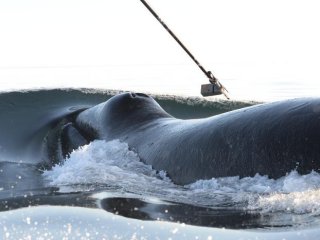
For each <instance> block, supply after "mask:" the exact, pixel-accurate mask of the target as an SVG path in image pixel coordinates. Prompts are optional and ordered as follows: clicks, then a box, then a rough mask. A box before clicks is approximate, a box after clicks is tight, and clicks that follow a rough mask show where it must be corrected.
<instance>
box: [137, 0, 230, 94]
mask: <svg viewBox="0 0 320 240" xmlns="http://www.w3.org/2000/svg"><path fill="white" fill-rule="evenodd" d="M140 1H141V2H142V3H143V5H144V6H145V7H146V8H147V9H148V10H149V11H150V12H151V14H152V15H153V16H154V17H155V18H156V19H157V20H158V21H159V23H161V25H162V26H163V27H164V28H165V29H166V30H167V31H168V33H169V34H170V35H171V36H172V37H173V38H174V40H176V42H177V43H178V44H179V45H180V46H181V47H182V49H183V50H184V51H185V52H186V53H187V54H188V55H189V56H190V58H191V59H192V60H193V61H194V62H195V63H196V64H197V66H198V67H199V68H200V69H201V71H202V72H203V73H204V74H205V75H206V76H207V78H209V82H210V83H212V84H214V85H216V86H218V88H219V89H220V91H221V93H222V94H224V95H225V96H226V98H228V99H229V96H228V94H227V92H228V90H227V89H226V88H225V87H224V86H223V85H222V84H221V83H220V82H219V81H218V79H217V78H216V77H215V76H214V75H213V74H212V72H211V71H207V70H205V68H204V67H203V66H202V65H201V64H200V62H199V61H198V60H197V59H196V58H195V57H194V56H193V55H192V53H191V52H190V51H189V50H188V49H187V48H186V46H185V45H184V44H183V43H182V42H181V41H180V39H179V38H178V37H177V36H176V35H175V34H174V33H173V32H172V31H171V29H170V28H169V27H168V26H167V24H165V22H164V21H162V19H161V18H160V17H159V16H158V14H157V13H156V12H155V11H154V10H153V9H152V8H151V7H150V5H149V4H148V3H147V2H146V1H145V0H140ZM221 93H219V94H221Z"/></svg>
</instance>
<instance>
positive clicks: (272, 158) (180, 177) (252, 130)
mask: <svg viewBox="0 0 320 240" xmlns="http://www.w3.org/2000/svg"><path fill="white" fill-rule="evenodd" d="M62 136H63V139H62V142H63V143H64V149H66V150H65V151H64V155H67V154H69V153H70V152H71V151H72V150H73V149H76V148H77V147H79V146H81V145H84V144H87V143H89V142H91V141H93V140H96V139H100V140H106V141H111V140H115V139H118V140H120V141H123V142H126V143H127V144H128V146H129V148H130V149H131V150H132V151H134V152H136V153H137V154H138V156H139V158H140V159H141V161H142V162H144V163H146V164H149V165H151V166H152V168H153V169H155V170H158V171H161V170H164V171H165V172H166V174H167V175H168V177H170V179H171V180H172V181H173V182H174V183H175V184H179V185H186V184H190V183H193V182H195V181H197V180H200V179H211V178H219V177H229V176H239V177H240V178H243V177H252V176H255V175H256V174H260V175H268V176H269V178H274V179H277V178H280V177H282V176H285V175H286V174H288V173H289V172H291V171H292V170H296V171H297V172H298V173H300V174H308V173H310V172H312V171H317V172H320V98H298V99H291V100H283V101H278V102H273V103H263V104H258V105H255V106H251V107H246V108H242V109H238V110H234V111H230V112H226V113H222V114H219V115H215V116H212V117H208V118H201V119H188V120H183V119H177V118H175V117H173V116H172V115H170V114H169V113H167V112H166V111H165V110H164V109H163V108H162V107H161V106H160V105H159V104H158V103H157V102H156V101H155V100H154V99H153V98H152V97H150V96H148V95H146V94H143V93H131V92H127V93H122V94H119V95H116V96H114V97H112V98H110V99H108V100H107V101H106V102H103V103H100V104H98V105H96V106H93V107H90V108H87V109H84V110H83V111H81V112H79V113H78V114H77V116H76V117H74V118H73V120H72V122H69V123H67V124H66V125H64V126H63V130H62Z"/></svg>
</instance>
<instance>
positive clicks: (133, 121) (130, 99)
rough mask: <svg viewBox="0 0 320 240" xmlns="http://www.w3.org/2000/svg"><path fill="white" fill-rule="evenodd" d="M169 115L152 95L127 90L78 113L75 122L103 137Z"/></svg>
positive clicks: (168, 116)
mask: <svg viewBox="0 0 320 240" xmlns="http://www.w3.org/2000/svg"><path fill="white" fill-rule="evenodd" d="M171 117H172V116H171V115H169V114H168V113H167V112H166V111H165V110H163V108H162V107H161V106H160V105H159V104H158V103H157V102H156V101H155V100H154V99H153V98H152V97H150V96H148V95H146V94H143V93H132V92H127V93H122V94H119V95H116V96H114V97H112V98H110V99H109V100H108V101H106V102H104V103H101V104H99V105H97V106H95V107H92V108H90V109H87V110H85V111H84V112H82V113H80V114H79V116H78V118H77V124H78V126H80V127H85V128H90V129H91V130H94V131H95V132H97V133H100V134H97V135H100V136H101V134H103V135H104V136H102V137H105V136H113V135H115V134H117V133H119V132H120V131H121V132H124V131H126V130H127V129H132V128H135V127H138V126H141V125H144V124H146V123H148V122H151V121H154V120H157V119H160V118H171ZM105 138H106V137H105Z"/></svg>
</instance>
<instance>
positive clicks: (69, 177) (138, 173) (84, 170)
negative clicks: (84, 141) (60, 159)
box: [43, 140, 164, 186]
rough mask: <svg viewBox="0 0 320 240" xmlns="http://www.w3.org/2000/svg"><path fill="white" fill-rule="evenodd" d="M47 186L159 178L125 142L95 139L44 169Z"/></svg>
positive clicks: (152, 180)
mask: <svg viewBox="0 0 320 240" xmlns="http://www.w3.org/2000/svg"><path fill="white" fill-rule="evenodd" d="M43 175H44V177H45V179H46V180H48V184H49V185H50V186H66V185H76V184H82V185H86V184H111V185H118V184H120V185H123V186H125V185H126V184H129V185H132V184H139V185H140V184H141V183H142V182H145V181H147V182H150V181H151V182H155V181H160V179H159V178H161V176H163V175H164V174H163V173H157V172H156V171H155V170H153V169H152V167H151V166H150V165H146V164H144V163H142V162H141V161H140V159H139V157H138V155H137V154H136V153H134V152H133V151H130V150H129V147H128V145H127V144H126V143H123V142H120V141H119V140H114V141H110V142H106V141H103V140H96V141H94V142H91V143H90V144H88V145H85V146H83V147H81V148H79V149H77V150H76V151H73V152H72V153H71V154H70V157H69V158H68V159H66V161H65V162H64V163H63V164H61V165H56V166H54V167H53V168H52V169H51V170H50V171H45V172H44V174H43Z"/></svg>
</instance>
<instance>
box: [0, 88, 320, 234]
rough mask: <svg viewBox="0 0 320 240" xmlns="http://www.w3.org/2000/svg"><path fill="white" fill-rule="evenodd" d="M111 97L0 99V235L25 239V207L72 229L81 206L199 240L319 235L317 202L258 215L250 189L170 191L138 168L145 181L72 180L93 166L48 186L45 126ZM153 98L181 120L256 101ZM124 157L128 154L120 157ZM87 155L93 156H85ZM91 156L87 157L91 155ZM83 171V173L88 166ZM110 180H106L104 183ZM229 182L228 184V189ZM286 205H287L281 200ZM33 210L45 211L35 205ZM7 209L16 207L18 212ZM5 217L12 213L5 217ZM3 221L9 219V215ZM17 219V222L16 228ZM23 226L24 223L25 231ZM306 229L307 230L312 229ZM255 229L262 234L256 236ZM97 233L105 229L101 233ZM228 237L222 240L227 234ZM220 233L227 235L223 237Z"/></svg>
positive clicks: (64, 94) (66, 93) (48, 94)
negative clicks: (161, 223) (75, 210)
mask: <svg viewBox="0 0 320 240" xmlns="http://www.w3.org/2000/svg"><path fill="white" fill-rule="evenodd" d="M114 94H116V92H115V91H98V90H88V89H80V90H72V89H65V90H57V89H56V90H39V91H26V92H8V93H1V94H0V133H1V134H0V211H1V214H2V215H1V214H0V223H1V224H2V225H3V226H4V227H5V228H3V229H6V230H1V229H0V231H2V232H1V233H2V236H3V238H9V239H10V238H12V239H14V238H13V236H25V235H24V234H25V233H28V231H29V230H30V229H29V228H28V226H30V223H29V225H28V221H29V220H30V219H29V218H26V219H27V220H23V221H22V220H21V219H25V215H23V214H26V213H25V212H23V211H29V210H25V208H26V207H29V209H30V207H31V209H41V211H40V210H39V211H36V210H35V211H34V212H32V213H30V212H27V213H28V214H29V215H28V216H31V218H32V219H37V218H38V219H41V218H42V215H41V214H43V212H47V216H48V217H50V216H51V221H53V222H54V221H55V220H57V219H60V218H62V217H61V216H64V220H65V221H69V222H70V221H71V222H72V223H73V226H74V227H79V226H80V225H81V224H82V223H83V222H85V221H87V220H88V219H90V218H87V217H83V216H82V215H81V214H84V215H85V213H86V211H87V210H88V209H92V211H93V209H102V210H104V211H106V213H105V214H106V215H104V217H107V218H106V221H109V220H108V219H113V217H118V216H122V217H125V218H121V219H120V220H119V221H120V222H121V221H123V219H126V221H127V222H129V223H131V224H136V221H137V219H138V220H143V221H144V222H143V223H145V224H146V225H147V224H149V222H150V221H156V222H159V221H164V222H169V225H168V227H169V228H175V226H176V225H175V224H176V223H179V224H182V223H183V224H186V225H188V226H189V225H194V226H199V227H196V228H195V229H193V230H192V231H193V232H195V233H197V234H198V236H200V238H198V239H201V236H207V235H206V234H207V233H208V231H209V232H210V231H211V230H212V231H214V230H216V229H218V230H219V229H225V228H226V229H240V230H244V229H250V230H255V231H257V232H253V233H252V232H250V234H249V235H247V234H248V232H240V233H241V234H240V233H239V234H240V235H239V236H240V237H243V238H254V237H256V236H258V237H259V236H260V237H262V238H270V239H273V238H278V237H279V235H278V233H279V232H281V233H282V234H283V235H281V236H282V237H283V236H284V237H294V238H296V237H297V236H301V234H304V235H303V236H314V235H316V234H318V233H319V234H320V228H319V230H318V226H319V225H318V221H319V218H318V217H317V214H318V213H319V212H320V211H318V210H319V209H320V207H318V205H317V206H315V207H314V208H315V210H314V211H313V212H312V211H308V208H303V210H302V212H299V211H284V210H281V209H280V210H279V209H278V210H277V209H276V208H274V209H275V210H272V211H263V209H262V210H261V207H258V208H248V202H250V197H248V196H247V195H250V194H252V192H249V193H246V192H243V191H242V190H243V188H240V189H241V191H242V192H241V193H239V194H238V193H237V192H235V191H233V192H232V193H230V192H228V190H225V188H226V187H225V186H227V185H224V189H223V190H221V189H218V190H219V191H218V190H216V191H214V192H212V193H210V194H209V195H208V194H207V193H206V192H205V191H204V189H203V188H202V187H200V188H197V187H196V189H195V190H194V188H192V187H189V186H174V184H172V183H170V181H163V180H161V179H159V176H157V174H156V173H153V172H152V170H143V171H146V172H147V176H146V177H143V178H141V179H142V180H141V179H140V176H138V177H136V175H140V174H141V172H139V171H137V172H135V170H132V169H131V170H132V171H131V172H134V174H135V175H130V174H131V173H130V172H128V170H127V169H126V171H125V172H122V170H121V169H120V170H121V171H120V172H119V174H118V175H114V176H113V175H112V177H113V178H112V179H111V180H104V177H105V176H104V177H103V176H102V175H101V177H100V176H99V175H96V176H94V177H95V179H93V180H91V181H87V180H86V181H84V180H78V177H83V176H84V175H86V174H87V175H86V179H90V178H92V174H91V172H90V171H93V175H95V174H96V173H97V171H98V169H94V170H92V169H91V170H88V171H87V172H85V171H86V170H83V169H82V168H78V169H73V170H72V171H74V172H72V171H70V172H67V171H68V170H67V168H65V169H64V170H63V169H62V170H63V171H65V173H66V172H67V173H68V174H70V175H67V176H69V177H68V181H64V182H63V183H61V182H60V184H59V183H58V184H52V183H50V181H49V180H48V178H45V177H43V172H44V170H45V169H44V165H43V163H44V162H48V161H51V159H48V156H50V154H49V155H48V151H50V150H48V145H49V146H50V148H49V149H57V148H58V145H59V138H52V137H50V138H48V134H49V135H50V136H52V129H55V128H56V127H57V126H59V124H60V122H61V121H62V120H63V119H65V118H68V117H72V116H73V114H76V113H77V111H79V110H81V109H84V108H88V107H90V106H94V105H96V104H98V103H101V102H103V101H106V100H107V99H109V98H110V97H111V96H113V95H114ZM155 98H156V100H157V101H158V102H159V104H160V105H161V106H162V107H163V108H164V109H165V110H166V111H167V112H169V113H170V114H171V115H173V116H175V117H177V118H182V119H187V118H202V117H207V116H212V115H215V114H219V113H223V112H226V111H230V110H234V109H238V108H242V107H247V106H251V105H254V104H255V103H253V102H246V103H244V102H232V101H228V102H227V101H213V102H209V101H205V100H201V99H197V98H189V99H188V98H181V97H176V96H155ZM52 139H56V140H57V141H54V140H52ZM112 146H113V145H112ZM97 149H98V150H96V151H99V147H98V148H97ZM108 151H109V150H108ZM125 153H126V154H127V152H125ZM111 155H112V154H111ZM80 156H81V157H78V159H79V161H81V158H83V159H84V158H86V156H85V155H80ZM90 156H92V153H91V155H90ZM95 156H96V155H94V154H93V158H94V157H95ZM49 158H50V157H49ZM120 158H121V157H120ZM129 160H130V159H129ZM67 162H68V160H67ZM67 162H66V164H67ZM70 162H71V159H70ZM126 165H127V163H126ZM139 166H140V165H139ZM91 167H92V166H91ZM93 167H94V166H93ZM109 167H110V168H115V169H116V170H115V171H111V172H112V173H114V172H117V171H118V169H119V167H118V166H116V167H115V166H114V165H112V164H110V165H109ZM84 169H88V166H87V168H84ZM100 170H101V169H100ZM129 170H130V169H129ZM77 171H78V172H77ZM65 173H61V174H60V175H58V176H57V175H54V174H53V175H51V176H53V178H56V180H59V177H61V176H64V175H63V174H65ZM71 173H72V174H73V175H72V174H71ZM90 174H91V175H90ZM109 175H110V174H109ZM109 175H108V177H109V178H110V176H109ZM56 176H57V177H56ZM128 176H129V177H128ZM130 177H132V180H130V179H128V178H130ZM97 179H98V180H97ZM99 179H101V181H99ZM106 179H108V178H106ZM123 179H126V181H128V182H125V181H124V180H123ZM287 180H288V179H287ZM153 181H154V182H153ZM226 181H229V180H226ZM232 181H235V183H237V184H238V183H241V182H239V181H240V180H238V179H236V180H232ZM232 181H231V183H230V184H231V185H234V182H232ZM250 181H252V179H251V180H250ZM254 181H256V182H254V183H253V185H254V184H255V185H259V184H260V182H261V181H263V180H260V179H258V180H256V178H255V179H254ZM270 181H271V180H270ZM144 184H146V185H144ZM275 191H276V190H275ZM269 193H270V192H268V194H269ZM305 194H308V193H304V197H305V196H306V195H305ZM264 195H265V194H261V195H254V196H253V197H252V198H253V199H254V200H255V201H257V199H258V198H261V196H264ZM243 196H245V197H243ZM307 196H308V195H307ZM300 197H301V196H300ZM310 197H316V200H317V199H320V198H319V193H318V192H317V189H316V190H315V191H314V192H312V193H310ZM237 198H244V199H245V200H235V199H237ZM285 201H288V199H286V200H285ZM289 204H290V202H288V207H291V205H289ZM309 205H310V204H309ZM309 205H308V206H309ZM39 206H44V207H42V208H39ZM52 206H66V207H67V209H65V210H61V209H60V208H57V212H56V214H52ZM37 207H38V208H37ZM71 207H81V209H82V210H79V211H80V213H79V212H78V213H79V214H80V215H79V216H78V215H73V216H74V218H72V216H67V215H66V213H67V212H68V211H71V212H72V211H73V210H72V209H73V208H71ZM285 209H286V208H285ZM297 209H300V208H297ZM306 209H307V210H306ZM14 210H18V212H16V211H14ZM21 211H22V212H21ZM82 211H83V212H82ZM8 213H10V214H11V215H6V214H8ZM20 213H21V214H22V215H23V216H24V217H23V216H22V215H21V216H22V217H21V216H20V215H19V214H20ZM50 214H52V215H50ZM90 214H91V212H90ZM90 214H89V215H90ZM92 214H97V215H94V216H99V217H101V214H103V213H102V212H98V213H92ZM8 216H11V217H9V218H8ZM69 217H70V219H69ZM28 219H29V220H28ZM66 219H68V220H66ZM79 219H80V220H79ZM20 220H21V221H22V222H20V223H19V221H20ZM10 221H13V222H15V224H16V225H17V226H21V227H22V228H21V229H25V230H24V231H25V232H17V231H15V230H14V229H15V228H12V225H10V224H11V223H10ZM38 221H41V220H38ZM77 221H78V222H77ZM79 221H80V222H81V223H79ZM92 221H96V218H95V219H92ZM25 224H27V225H26V226H27V227H26V226H25ZM37 224H38V223H37ZM57 224H58V223H56V225H52V226H51V225H50V224H47V225H45V226H42V228H38V230H39V232H40V235H41V234H42V235H41V236H45V233H47V232H50V231H51V230H52V231H53V230H54V229H55V228H56V227H57V226H58V225H57ZM87 224H89V223H87ZM119 224H120V223H119ZM139 224H140V222H139ZM170 224H171V225H170ZM179 226H181V225H179ZM200 226H201V227H200ZM38 227H39V226H38ZM50 227H51V230H50ZM202 227H209V228H202ZM310 228H313V229H312V231H311V230H310ZM148 229H149V230H148V231H147V232H145V233H141V232H139V234H138V236H140V238H143V237H145V238H147V239H155V237H154V236H153V235H152V231H153V229H152V227H151V228H148ZM185 229H186V230H185V231H186V233H185V235H179V236H178V235H175V236H178V238H185V239H191V238H189V237H190V236H191V235H188V234H187V232H188V231H191V230H190V229H189V228H185ZM210 229H211V230H210ZM261 229H264V230H263V231H262V232H260V231H261ZM305 229H306V230H305ZM131 230H132V229H131V228H130V227H128V228H126V229H124V230H118V231H119V232H118V235H117V233H115V234H116V235H117V236H122V237H123V238H122V239H126V237H128V236H127V235H121V234H123V233H124V232H128V233H129V232H130V231H131ZM99 231H104V230H101V229H100V230H99ZM123 231H124V232H123ZM165 231H166V230H164V232H163V234H164V233H165ZM181 231H182V230H181ZM181 231H180V232H181ZM310 231H311V232H310ZM212 233H214V234H213V237H214V236H220V235H219V234H221V233H220V232H219V231H218V232H212ZM266 233H267V234H269V233H270V235H265V234H266ZM298 233H299V234H300V235H299V234H298ZM8 234H9V235H8ZM104 234H105V236H109V238H111V239H113V238H116V237H114V236H115V235H112V236H113V237H112V236H111V235H108V234H109V232H104ZM150 234H151V235H150ZM161 234H162V233H161V232H160V233H159V234H158V235H159V236H161ZM173 234H175V232H173ZM186 234H187V235H186ZM203 234H205V235H203ZM216 234H217V235H216ZM228 234H229V235H230V236H231V239H234V237H236V236H237V234H238V233H234V232H232V231H231V232H229V231H227V235H228ZM297 234H298V235H297ZM40 235H39V236H40ZM62 235H63V234H61V235H59V234H58V235H57V236H60V237H61V236H62ZM229 235H228V237H230V236H229ZM0 236H1V235H0ZM39 236H38V237H39ZM70 236H72V237H73V238H74V239H76V236H75V235H72V234H71V235H70ZM110 236H111V237H110ZM148 236H149V237H148ZM221 236H224V237H227V236H226V235H223V234H222V235H221ZM72 237H71V238H72ZM100 237H101V236H100ZM165 237H166V238H167V235H165ZM35 238H37V236H35ZM39 238H40V237H39ZM97 238H98V237H97ZM84 239H95V237H93V236H92V235H89V236H87V238H86V237H85V238H84ZM209 239H210V238H209Z"/></svg>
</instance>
